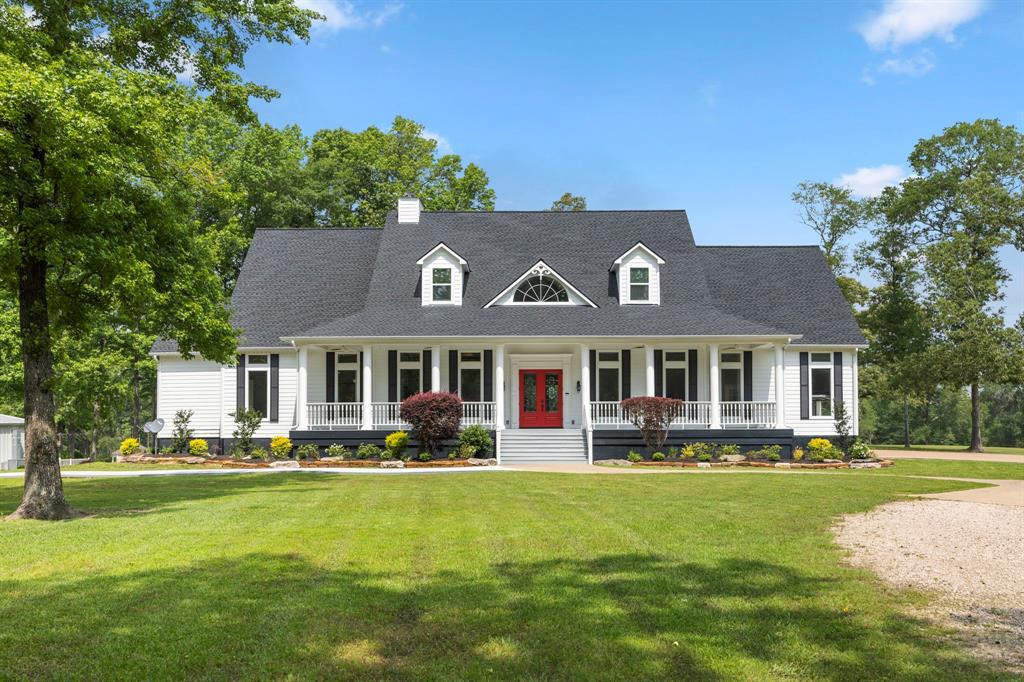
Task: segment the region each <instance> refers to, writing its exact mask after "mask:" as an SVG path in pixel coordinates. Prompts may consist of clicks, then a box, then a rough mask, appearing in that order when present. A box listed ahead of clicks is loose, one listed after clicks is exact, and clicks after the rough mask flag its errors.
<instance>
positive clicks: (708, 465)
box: [697, 462, 711, 469]
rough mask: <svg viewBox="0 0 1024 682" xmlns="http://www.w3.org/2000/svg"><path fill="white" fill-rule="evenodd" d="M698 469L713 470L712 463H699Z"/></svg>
mask: <svg viewBox="0 0 1024 682" xmlns="http://www.w3.org/2000/svg"><path fill="white" fill-rule="evenodd" d="M697 468H698V469H710V468H711V462H697Z"/></svg>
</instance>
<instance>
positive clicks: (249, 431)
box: [231, 408, 263, 455]
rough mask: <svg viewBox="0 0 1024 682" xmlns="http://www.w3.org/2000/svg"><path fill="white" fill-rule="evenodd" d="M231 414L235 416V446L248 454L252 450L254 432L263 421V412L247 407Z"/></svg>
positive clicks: (233, 435) (233, 434) (233, 433)
mask: <svg viewBox="0 0 1024 682" xmlns="http://www.w3.org/2000/svg"><path fill="white" fill-rule="evenodd" d="M231 414H232V416H234V418H235V430H234V431H233V432H232V434H231V436H232V438H234V439H235V447H236V448H238V449H239V450H241V451H242V453H243V454H246V455H248V454H250V453H251V452H252V446H253V441H252V437H253V434H254V433H256V429H258V428H259V427H260V424H261V423H262V422H263V414H262V413H261V412H260V411H259V410H249V409H246V408H242V409H241V410H239V411H238V412H232V413H231Z"/></svg>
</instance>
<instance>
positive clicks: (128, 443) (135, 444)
mask: <svg viewBox="0 0 1024 682" xmlns="http://www.w3.org/2000/svg"><path fill="white" fill-rule="evenodd" d="M141 449H142V443H140V442H139V439H138V438H125V439H124V440H123V441H121V446H120V447H119V448H118V450H119V451H120V452H121V454H122V455H123V456H127V455H134V454H135V453H136V452H138V451H139V450H141Z"/></svg>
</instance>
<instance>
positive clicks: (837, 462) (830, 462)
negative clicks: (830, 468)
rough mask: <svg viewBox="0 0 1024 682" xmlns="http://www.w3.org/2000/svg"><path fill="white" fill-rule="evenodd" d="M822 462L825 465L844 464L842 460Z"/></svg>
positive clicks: (825, 460) (824, 460)
mask: <svg viewBox="0 0 1024 682" xmlns="http://www.w3.org/2000/svg"><path fill="white" fill-rule="evenodd" d="M821 461H822V462H823V463H824V464H842V463H843V460H841V459H823V460H821Z"/></svg>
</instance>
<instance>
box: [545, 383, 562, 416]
mask: <svg viewBox="0 0 1024 682" xmlns="http://www.w3.org/2000/svg"><path fill="white" fill-rule="evenodd" d="M561 397H562V396H561V395H560V389H559V386H558V375H557V374H545V375H544V410H545V411H546V412H558V401H559V399H560V398H561Z"/></svg>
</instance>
